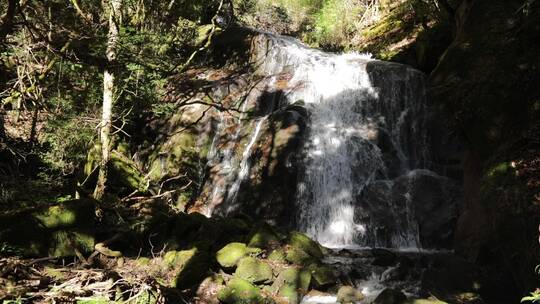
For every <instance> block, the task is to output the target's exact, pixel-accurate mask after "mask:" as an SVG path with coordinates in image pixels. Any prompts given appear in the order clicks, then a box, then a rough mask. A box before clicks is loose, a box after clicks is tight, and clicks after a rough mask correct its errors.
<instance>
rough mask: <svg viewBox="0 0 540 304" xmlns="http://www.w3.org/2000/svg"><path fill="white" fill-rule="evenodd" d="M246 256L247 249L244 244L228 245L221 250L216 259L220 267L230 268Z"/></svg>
mask: <svg viewBox="0 0 540 304" xmlns="http://www.w3.org/2000/svg"><path fill="white" fill-rule="evenodd" d="M247 254H248V249H247V246H246V244H244V243H229V244H227V245H226V246H225V247H223V248H221V249H220V250H219V251H218V252H217V254H216V259H217V261H218V263H219V265H221V266H222V267H225V268H230V267H234V266H236V264H237V263H238V261H240V259H242V258H243V257H244V256H246V255H247Z"/></svg>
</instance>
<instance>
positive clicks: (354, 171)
mask: <svg viewBox="0 0 540 304" xmlns="http://www.w3.org/2000/svg"><path fill="white" fill-rule="evenodd" d="M264 39H266V40H267V41H269V42H266V43H265V44H261V45H263V47H264V48H265V49H264V50H259V52H258V54H262V55H259V56H260V57H259V58H258V62H260V67H259V73H261V74H263V75H276V74H279V73H284V72H287V73H291V74H292V77H291V79H290V81H289V85H288V88H289V89H287V90H286V92H285V95H286V96H287V99H288V101H289V102H295V101H300V100H301V101H303V102H304V103H305V107H306V108H307V110H308V112H309V113H310V118H309V120H310V121H309V127H308V132H307V133H308V134H307V138H306V143H305V148H304V161H303V163H304V168H303V170H302V172H301V178H300V182H299V184H298V187H297V206H298V210H299V214H298V229H299V230H301V231H304V232H306V233H308V234H309V235H310V236H312V237H314V238H315V239H317V240H318V241H319V242H320V243H322V244H323V245H325V246H328V247H347V246H356V245H359V246H379V245H381V246H386V247H417V246H418V245H419V244H418V229H417V223H416V222H415V218H414V214H412V210H411V208H410V203H407V206H401V207H399V208H398V207H396V206H391V207H392V208H388V210H387V212H388V213H395V214H394V217H395V221H394V223H389V224H390V225H395V226H396V227H393V228H392V227H391V228H390V230H392V231H391V232H389V233H385V234H390V235H389V236H388V235H386V236H384V237H382V236H379V234H381V232H380V231H378V230H377V229H375V227H372V225H370V224H371V222H370V219H369V218H370V214H369V213H370V210H368V209H369V208H366V207H363V206H362V205H363V203H364V200H365V198H363V190H364V188H366V187H368V186H370V185H371V184H372V183H374V182H376V181H385V182H386V183H388V184H391V183H392V180H391V179H392V178H393V177H396V176H398V175H400V174H405V173H407V172H408V171H410V170H411V169H414V168H417V167H419V166H421V165H422V162H425V160H426V154H427V153H426V151H427V149H426V145H425V134H424V133H425V132H424V131H425V130H424V129H422V125H421V124H422V123H421V117H422V112H423V111H424V107H425V97H424V96H425V92H424V76H423V75H422V73H420V72H418V71H416V70H414V69H412V68H406V67H405V66H402V65H398V64H391V63H384V62H381V61H377V60H374V59H371V58H370V57H369V56H366V55H361V54H355V53H350V54H341V55H336V54H328V53H324V52H321V51H318V50H314V49H310V48H307V47H306V46H304V45H303V44H301V43H299V42H298V41H296V40H294V39H291V38H285V37H279V36H272V35H266V37H265V38H264ZM383 148H384V150H383ZM389 154H391V156H389ZM407 201H409V200H407ZM396 208H398V209H399V210H392V209H396ZM362 210H364V214H362ZM403 213H405V214H403ZM390 216H392V215H390ZM387 226H388V223H387ZM382 239H387V240H386V241H381V240H382Z"/></svg>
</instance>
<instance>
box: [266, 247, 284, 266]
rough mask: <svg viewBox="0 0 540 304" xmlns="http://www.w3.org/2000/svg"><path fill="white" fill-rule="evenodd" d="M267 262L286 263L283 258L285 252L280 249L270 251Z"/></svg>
mask: <svg viewBox="0 0 540 304" xmlns="http://www.w3.org/2000/svg"><path fill="white" fill-rule="evenodd" d="M268 260H269V261H272V262H277V263H284V262H286V261H287V259H286V258H285V251H284V250H283V249H282V248H277V249H274V250H272V252H270V254H269V255H268Z"/></svg>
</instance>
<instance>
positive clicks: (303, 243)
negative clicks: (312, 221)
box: [287, 231, 324, 259]
mask: <svg viewBox="0 0 540 304" xmlns="http://www.w3.org/2000/svg"><path fill="white" fill-rule="evenodd" d="M287 243H288V244H289V245H290V246H292V247H295V248H298V249H301V250H302V251H304V252H306V253H307V254H309V255H310V256H312V257H314V258H316V259H322V258H323V257H324V254H323V252H322V250H321V246H320V245H319V243H317V242H315V241H314V240H312V239H310V238H309V237H308V236H307V235H305V234H303V233H300V232H296V231H292V232H291V233H289V239H288V240H287Z"/></svg>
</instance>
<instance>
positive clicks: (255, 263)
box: [234, 257, 273, 284]
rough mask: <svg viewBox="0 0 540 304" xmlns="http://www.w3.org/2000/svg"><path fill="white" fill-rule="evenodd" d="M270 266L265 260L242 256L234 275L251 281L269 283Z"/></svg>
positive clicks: (270, 279) (270, 280)
mask: <svg viewBox="0 0 540 304" xmlns="http://www.w3.org/2000/svg"><path fill="white" fill-rule="evenodd" d="M272 275H273V274H272V268H271V267H270V265H268V264H267V263H266V262H264V261H262V260H259V259H257V258H253V257H245V258H242V259H241V260H240V261H239V262H238V267H237V268H236V272H235V273H234V276H236V277H239V278H241V279H244V280H246V281H249V282H252V283H265V284H267V283H271V282H272Z"/></svg>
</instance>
